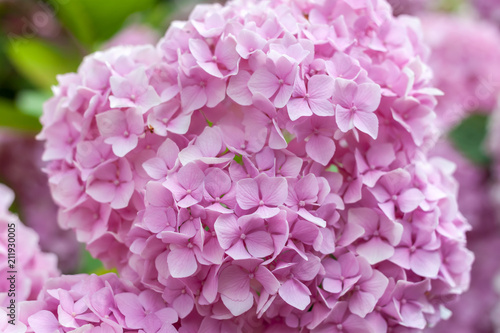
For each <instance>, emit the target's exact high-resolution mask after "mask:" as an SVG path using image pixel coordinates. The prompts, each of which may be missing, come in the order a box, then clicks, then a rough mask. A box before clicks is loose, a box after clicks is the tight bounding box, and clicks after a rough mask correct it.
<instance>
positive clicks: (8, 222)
mask: <svg viewBox="0 0 500 333" xmlns="http://www.w3.org/2000/svg"><path fill="white" fill-rule="evenodd" d="M13 201H14V193H13V192H12V190H10V189H9V188H7V187H6V186H5V185H3V184H0V260H1V261H0V274H1V276H2V277H4V278H2V279H0V306H2V307H6V306H8V305H9V304H10V298H11V297H8V291H9V289H11V281H10V280H7V277H8V276H9V274H8V273H7V271H10V270H11V269H10V268H9V264H11V263H10V262H9V261H8V259H11V258H12V257H11V256H9V253H11V254H12V251H9V248H11V249H12V248H13V247H12V246H9V245H8V244H12V242H9V240H8V239H9V237H10V236H9V233H12V232H13V230H14V232H13V233H14V234H15V236H14V238H15V239H16V242H14V244H15V245H16V246H15V247H14V248H13V249H14V250H15V258H14V259H15V268H16V271H17V273H18V277H22V278H18V279H16V288H15V289H16V290H15V291H16V301H24V300H33V299H36V297H37V295H38V293H39V292H40V290H42V287H43V284H44V282H45V281H46V280H47V279H49V278H50V277H54V276H58V275H59V274H60V273H59V270H58V269H57V258H56V256H55V255H54V254H49V253H43V252H41V251H40V248H39V246H38V235H37V233H36V232H35V231H33V230H32V229H30V228H28V227H26V226H25V225H24V224H22V223H21V221H19V218H18V216H17V215H15V214H13V213H11V212H10V211H9V207H10V206H11V205H12V203H13ZM9 228H10V230H9ZM11 236H12V235H11ZM21 241H22V244H21Z"/></svg>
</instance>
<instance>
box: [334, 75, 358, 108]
mask: <svg viewBox="0 0 500 333" xmlns="http://www.w3.org/2000/svg"><path fill="white" fill-rule="evenodd" d="M333 86H334V90H333V103H334V104H338V106H341V107H342V108H344V109H350V108H351V106H352V102H353V101H354V96H355V94H356V91H357V89H358V85H357V84H356V83H355V82H354V81H351V80H346V79H341V78H337V79H335V84H334V85H333Z"/></svg>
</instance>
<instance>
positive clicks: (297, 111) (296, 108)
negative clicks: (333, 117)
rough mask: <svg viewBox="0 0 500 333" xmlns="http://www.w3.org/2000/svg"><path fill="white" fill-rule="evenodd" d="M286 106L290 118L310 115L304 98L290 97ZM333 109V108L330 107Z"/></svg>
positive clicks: (295, 118) (294, 118)
mask: <svg viewBox="0 0 500 333" xmlns="http://www.w3.org/2000/svg"><path fill="white" fill-rule="evenodd" d="M286 108H287V110H288V116H289V117H290V120H292V121H295V120H297V119H299V118H300V117H307V116H311V115H312V111H311V109H310V108H309V104H308V103H307V101H306V100H305V99H304V98H292V99H290V100H289V101H288V103H287V105H286ZM332 111H333V109H332Z"/></svg>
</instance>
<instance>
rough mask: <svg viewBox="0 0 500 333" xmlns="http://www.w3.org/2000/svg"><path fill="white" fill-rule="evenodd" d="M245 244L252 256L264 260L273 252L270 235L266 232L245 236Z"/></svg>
mask: <svg viewBox="0 0 500 333" xmlns="http://www.w3.org/2000/svg"><path fill="white" fill-rule="evenodd" d="M245 244H246V247H247V250H248V253H250V254H251V255H252V256H254V257H256V258H264V257H267V256H269V255H271V254H272V253H273V252H274V244H273V240H272V238H271V235H270V234H269V233H268V232H267V231H256V232H252V233H250V234H248V235H246V238H245Z"/></svg>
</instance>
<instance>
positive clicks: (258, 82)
mask: <svg viewBox="0 0 500 333" xmlns="http://www.w3.org/2000/svg"><path fill="white" fill-rule="evenodd" d="M248 88H249V89H250V91H251V92H252V94H256V93H260V94H262V95H263V96H264V97H266V98H270V97H271V96H273V95H274V93H275V92H276V90H278V88H279V81H278V78H277V77H276V75H274V74H272V73H271V72H269V71H268V70H267V69H264V68H260V69H257V70H256V71H255V72H254V73H253V74H252V77H251V78H250V80H249V81H248Z"/></svg>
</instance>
